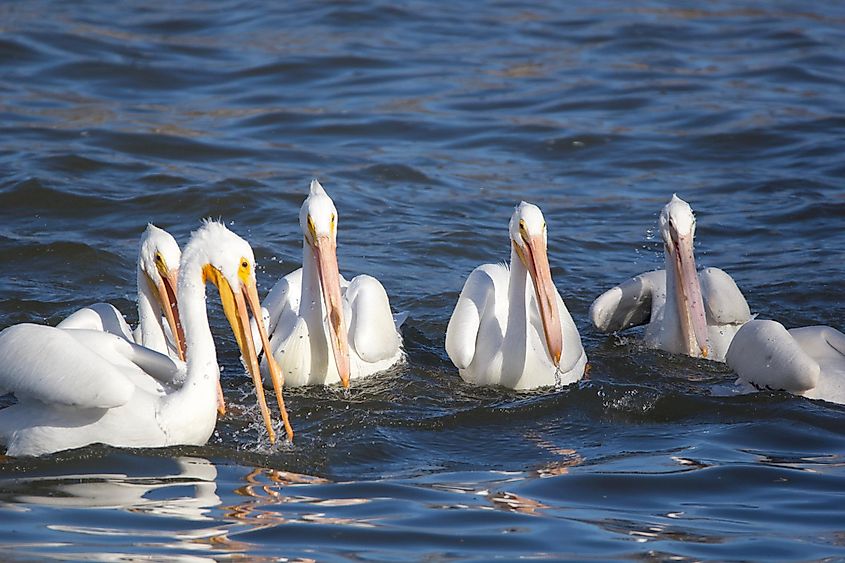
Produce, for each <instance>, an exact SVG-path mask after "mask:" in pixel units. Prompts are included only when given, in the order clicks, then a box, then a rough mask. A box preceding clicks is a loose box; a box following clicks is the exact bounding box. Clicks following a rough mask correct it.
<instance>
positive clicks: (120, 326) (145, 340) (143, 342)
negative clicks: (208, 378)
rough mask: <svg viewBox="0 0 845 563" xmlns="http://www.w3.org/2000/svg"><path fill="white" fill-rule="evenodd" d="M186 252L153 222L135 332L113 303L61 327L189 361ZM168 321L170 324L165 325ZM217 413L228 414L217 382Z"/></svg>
mask: <svg viewBox="0 0 845 563" xmlns="http://www.w3.org/2000/svg"><path fill="white" fill-rule="evenodd" d="M181 259H182V251H181V250H179V245H178V244H177V243H176V239H174V238H173V236H172V235H171V234H170V233H168V232H167V231H165V230H164V229H159V228H158V227H156V226H155V225H153V224H147V228H146V229H145V230H144V233H143V234H142V235H141V241H140V244H139V248H138V266H137V268H136V271H137V280H138V326H137V327H136V328H135V330H134V332H133V331H132V330H131V329H130V328H129V325H128V324H127V323H126V319H125V318H124V316H123V315H122V314H121V313H120V311H118V310H117V309H116V308H115V307H114V305H111V304H110V303H95V304H93V305H89V306H88V307H83V308H82V309H80V310H78V311H76V312H75V313H73V314H72V315H70V316H69V317H67V318H66V319H64V320H63V321H62V322H60V323H59V324H58V325H56V326H57V328H65V329H67V328H80V329H82V328H84V329H89V330H101V331H105V332H109V333H111V334H116V335H117V336H121V337H123V338H125V339H126V340H128V341H129V342H133V343H135V344H138V345H140V346H143V347H144V348H148V349H150V350H154V351H156V352H161V353H162V354H166V355H167V356H169V357H170V358H171V359H172V360H174V361H177V360H178V361H180V362H184V361H185V335H184V334H183V332H182V325H181V323H180V322H179V307H178V304H177V303H176V285H177V280H178V279H179V262H180V260H181ZM165 321H166V326H167V328H165ZM217 412H218V414H220V415H221V416H222V415H224V414H226V403H225V400H224V398H223V388H222V387H221V386H220V383H219V382H218V384H217Z"/></svg>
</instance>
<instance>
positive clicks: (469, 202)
mask: <svg viewBox="0 0 845 563" xmlns="http://www.w3.org/2000/svg"><path fill="white" fill-rule="evenodd" d="M843 46H845V5H843V4H841V3H835V2H818V3H806V2H788V1H775V2H768V3H758V2H741V1H718V2H711V3H706V4H702V3H691V2H683V3H677V2H673V3H661V2H637V3H622V2H620V3H610V2H595V1H594V2H583V1H574V2H513V3H509V2H489V3H475V2H450V3H442V2H405V3H390V2H356V3H351V2H321V3H316V2H296V1H293V2H283V3H278V4H268V5H262V4H257V3H249V2H233V1H224V2H203V1H198V2H190V3H184V4H183V3H174V2H170V3H165V2H158V1H152V2H138V3H130V2H112V3H97V2H68V3H65V2H44V1H30V2H8V3H3V4H0V264H1V265H2V267H3V272H2V275H0V296H1V297H0V328H3V327H6V326H9V325H12V324H15V323H19V322H25V321H31V322H43V323H47V324H55V323H57V322H58V321H59V320H60V319H62V318H64V317H65V316H67V315H68V314H69V313H71V312H72V311H74V310H76V309H77V308H79V307H81V306H84V305H87V304H90V303H92V302H96V301H109V302H111V303H114V304H115V305H117V306H118V307H119V308H120V309H121V310H122V311H124V312H125V313H126V315H127V317H128V318H129V320H130V321H134V320H135V319H136V314H135V312H134V293H135V289H134V288H135V272H134V264H135V259H136V256H135V252H136V245H137V238H138V236H139V235H140V233H141V231H142V229H143V228H144V226H145V225H146V223H147V222H148V221H153V222H155V223H156V224H158V225H159V226H161V227H164V228H167V229H168V230H170V231H171V232H172V233H173V234H174V235H175V236H176V237H177V239H178V240H179V241H180V242H182V243H183V244H184V242H185V241H186V240H187V237H188V236H189V233H190V231H191V230H192V229H194V228H196V226H197V225H198V224H199V221H200V219H201V218H203V217H209V216H210V217H221V218H223V220H225V221H226V222H227V224H229V225H230V227H231V228H232V229H233V230H235V231H236V232H238V233H239V234H241V235H242V236H244V237H246V238H247V239H248V240H249V241H250V242H251V244H252V246H253V248H254V249H255V251H256V257H257V260H258V261H259V263H260V268H259V277H258V281H259V286H260V291H262V292H264V291H266V290H267V289H268V288H269V287H270V286H271V285H272V284H273V283H274V282H275V280H276V279H278V278H279V277H280V276H282V275H284V274H286V273H288V272H289V271H291V270H293V269H294V268H296V267H298V266H299V264H300V263H301V244H302V242H301V233H300V232H299V230H298V225H297V217H298V209H299V206H300V204H301V202H302V200H303V198H304V196H305V194H306V191H307V187H308V183H309V181H310V180H311V178H314V177H317V178H319V179H320V181H321V182H322V183H323V185H324V186H325V187H326V189H327V190H328V191H329V193H330V194H331V195H332V197H333V198H334V200H335V203H336V205H337V208H338V210H339V215H340V223H339V233H340V234H339V245H340V246H339V250H338V257H339V262H340V267H341V270H342V272H343V273H345V274H347V276H348V275H350V274H356V273H361V272H365V273H369V274H372V275H375V276H376V277H378V278H379V279H380V280H381V281H382V282H383V283H384V285H385V287H386V288H387V291H388V293H389V295H390V297H391V302H392V304H393V306H394V308H395V309H397V310H400V311H408V312H409V313H410V318H409V319H408V321H407V322H406V323H405V325H404V327H403V338H404V341H405V347H406V350H407V353H408V363H407V364H406V365H405V366H403V367H401V368H398V369H395V370H393V371H391V372H389V373H386V374H383V375H380V376H378V377H375V378H372V379H371V380H369V381H366V382H363V383H356V384H355V385H354V386H353V389H352V392H351V394H350V396H349V397H346V396H344V395H343V394H342V393H341V392H339V391H338V390H334V389H316V388H315V389H291V390H289V391H288V393H287V400H288V407H289V409H290V411H291V416H292V421H293V424H294V426H295V427H296V430H297V439H296V443H295V444H294V445H292V446H291V445H279V446H270V445H269V443H267V442H266V438H265V437H264V434H263V432H262V430H261V422H260V417H259V416H258V414H257V413H256V411H255V408H254V397H253V395H252V394H251V392H250V384H249V381H248V380H247V378H246V377H245V376H244V374H243V368H242V366H241V364H240V362H239V359H238V354H237V352H236V346H235V343H234V342H233V341H232V340H231V338H230V337H228V336H226V335H228V334H230V332H229V331H228V330H227V326H226V321H225V318H224V317H223V315H222V312H221V311H219V308H213V309H212V328H213V330H214V332H215V334H217V335H219V336H220V340H219V341H218V350H219V360H220V362H221V364H222V365H223V366H224V368H225V369H224V372H223V387H224V390H225V392H226V395H227V399H228V401H229V403H230V405H231V409H230V413H229V414H228V415H227V416H226V417H224V418H223V419H221V420H220V421H219V423H218V426H217V431H216V433H215V435H214V436H213V438H212V439H211V441H210V442H209V444H208V445H206V446H204V447H201V448H172V449H165V450H143V451H132V450H116V449H111V448H107V447H103V446H92V447H89V448H84V449H82V450H76V451H71V452H63V453H59V454H55V455H52V456H47V457H44V458H39V459H5V460H3V461H2V463H0V543H2V546H3V557H4V558H11V559H27V560H31V559H43V558H56V559H65V558H71V559H96V560H114V559H121V558H122V559H133V558H139V557H143V556H146V555H152V556H153V557H154V558H157V559H161V558H168V559H179V558H182V559H185V560H192V559H202V558H209V559H215V560H219V559H234V558H238V557H241V556H246V557H251V558H261V557H267V558H276V557H288V558H292V559H309V558H313V559H318V560H330V559H365V560H394V559H400V558H403V559H404V558H415V559H422V558H427V559H436V560H444V559H481V560H489V559H492V558H503V559H515V558H517V557H531V558H572V559H576V558H577V559H598V560H606V559H668V558H678V559H682V560H683V559H717V560H749V559H757V560H759V559H767V560H776V559H780V560H795V559H800V560H818V559H823V558H834V559H839V558H845V509H843V506H845V469H843V463H845V458H843V454H845V408H843V407H841V406H838V405H833V404H829V403H825V402H821V401H810V400H806V399H802V398H796V397H792V396H789V395H787V394H785V393H780V392H760V393H755V394H750V395H741V394H738V393H737V392H736V390H735V389H734V387H733V380H734V377H733V376H732V374H731V373H730V371H729V370H728V368H726V367H725V366H724V365H720V364H714V363H710V362H705V361H698V360H693V359H690V358H684V357H676V356H671V355H668V354H664V353H662V352H657V351H653V350H645V349H643V348H642V347H641V346H640V345H639V344H638V339H637V336H638V335H637V333H636V332H635V333H634V334H631V335H625V336H605V335H602V334H599V333H597V332H596V331H595V330H594V329H592V328H591V327H590V325H589V323H588V321H587V310H588V308H589V305H590V303H591V302H592V300H593V299H594V298H595V297H596V296H597V295H599V294H600V293H601V292H602V291H604V290H605V289H607V288H609V287H611V286H613V285H615V284H616V283H619V282H621V281H623V280H625V279H627V278H628V277H630V276H632V275H635V274H638V273H640V272H642V271H645V270H649V269H653V268H657V267H660V266H661V265H662V255H661V253H662V245H661V243H660V241H659V236H655V227H656V218H657V214H658V212H659V210H660V208H661V207H662V205H663V204H664V203H665V202H666V201H668V199H669V197H670V196H671V194H672V193H674V192H677V193H678V194H679V195H680V196H681V197H683V198H684V199H686V200H687V201H689V202H690V203H691V205H692V206H693V208H694V209H695V211H696V215H697V218H698V228H697V243H696V253H697V257H698V262H699V265H700V266H718V267H720V268H722V269H724V270H726V271H727V272H729V273H730V274H731V275H732V276H733V277H734V279H735V280H736V281H737V283H738V284H739V286H740V288H742V290H743V291H744V293H745V295H746V297H747V299H748V302H749V304H750V306H751V309H752V311H753V312H755V313H759V314H760V315H761V317H768V318H777V319H779V320H780V321H781V322H783V323H784V324H785V325H787V326H800V325H805V324H816V323H821V324H829V325H832V326H835V327H838V328H840V329H841V328H842V324H841V322H840V320H841V318H842V311H843V305H842V286H841V280H842V279H843V274H845V265H843V264H845V262H844V261H843V252H842V249H843V248H844V247H845V230H843V228H842V227H843V218H845V191H843V189H842V185H843V178H845V166H843V160H842V155H843V154H845V117H844V116H845V95H843V94H845V73H843V68H845V57H844V56H843ZM521 199H525V200H528V201H531V202H534V203H536V204H538V205H540V206H541V207H542V209H543V211H544V213H545V216H546V219H547V222H548V227H549V259H550V263H551V267H552V274H553V276H554V279H555V282H556V285H557V287H558V288H559V290H560V292H561V294H562V295H563V298H564V300H565V301H566V304H567V306H568V308H569V310H570V311H571V312H572V315H573V317H574V319H575V321H576V324H577V325H578V328H579V330H580V332H581V336H582V340H583V342H584V346H585V348H586V350H587V354H588V356H589V358H590V361H591V364H592V370H591V372H590V377H589V379H588V380H585V381H583V382H581V383H580V384H577V385H574V386H571V387H569V388H566V389H563V390H558V391H552V392H534V393H514V392H509V391H506V390H502V389H479V388H474V387H471V386H468V385H466V384H464V383H463V382H462V381H461V379H460V378H459V376H458V374H457V370H456V369H455V368H454V367H453V366H452V365H451V363H450V362H449V360H448V358H447V356H446V353H445V351H444V350H443V338H444V336H443V335H444V332H445V328H446V323H447V322H448V317H449V314H450V313H451V309H452V307H453V306H454V303H455V301H456V299H457V295H458V293H459V291H460V289H461V286H462V284H463V281H464V279H465V278H466V276H467V274H468V273H469V272H470V271H471V270H472V269H473V268H474V267H475V266H476V265H478V264H480V263H483V262H496V261H501V260H505V259H507V257H508V255H509V249H508V239H507V231H506V229H507V221H508V219H509V217H510V214H511V210H512V208H513V206H514V205H515V204H516V203H518V202H519V201H520V200H521ZM4 400H5V399H4Z"/></svg>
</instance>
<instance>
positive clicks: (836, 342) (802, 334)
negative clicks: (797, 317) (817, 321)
mask: <svg viewBox="0 0 845 563" xmlns="http://www.w3.org/2000/svg"><path fill="white" fill-rule="evenodd" d="M789 334H790V335H791V336H792V337H793V338H794V339H795V341H796V342H798V344H799V345H800V346H801V348H802V349H803V350H804V351H805V352H807V353H808V354H809V355H810V356H812V357H813V358H816V359H834V360H840V361H841V360H843V359H845V358H843V356H845V334H842V333H841V332H839V331H838V330H836V329H835V328H832V327H829V326H805V327H801V328H793V329H790V330H789Z"/></svg>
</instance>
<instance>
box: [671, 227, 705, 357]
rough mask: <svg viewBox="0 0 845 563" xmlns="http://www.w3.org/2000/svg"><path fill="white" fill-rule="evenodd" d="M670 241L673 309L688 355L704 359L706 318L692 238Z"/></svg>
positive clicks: (677, 237)
mask: <svg viewBox="0 0 845 563" xmlns="http://www.w3.org/2000/svg"><path fill="white" fill-rule="evenodd" d="M673 234H674V233H673ZM672 240H673V242H674V245H675V248H674V249H673V250H674V252H673V254H674V255H675V266H676V271H677V273H678V288H677V289H678V292H677V301H676V306H677V307H678V315H679V316H680V318H681V332H682V333H683V337H684V342H685V345H686V346H687V351H688V353H689V355H691V356H696V357H698V356H700V357H702V358H706V357H707V354H708V352H709V350H708V346H707V317H706V314H705V312H704V298H703V297H702V294H701V283H700V282H699V280H698V272H697V271H696V268H695V256H694V255H693V248H692V237H689V236H683V235H676V236H673V237H672Z"/></svg>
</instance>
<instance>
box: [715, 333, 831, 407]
mask: <svg viewBox="0 0 845 563" xmlns="http://www.w3.org/2000/svg"><path fill="white" fill-rule="evenodd" d="M725 361H726V362H727V364H728V365H729V366H730V368H731V369H732V370H734V371H735V372H736V373H737V375H738V376H739V378H740V379H741V380H744V381H747V382H749V383H752V384H754V385H755V386H757V387H768V388H771V389H785V390H787V391H791V392H793V393H803V392H805V391H807V390H809V389H812V388H813V387H815V386H816V385H817V384H818V381H819V373H820V368H819V364H818V362H817V361H816V360H815V359H813V358H812V357H810V356H809V355H808V354H807V353H806V352H805V351H804V350H803V349H802V347H801V345H800V344H799V342H798V341H796V339H795V338H794V337H793V336H792V335H791V334H790V333H789V331H787V330H786V329H785V328H784V327H783V325H782V324H780V323H778V322H775V321H769V320H753V321H749V322H747V323H746V324H745V325H743V326H742V328H740V329H739V331H737V333H736V336H734V338H733V341H732V342H731V347H730V348H729V349H728V353H727V355H726V356H725Z"/></svg>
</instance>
